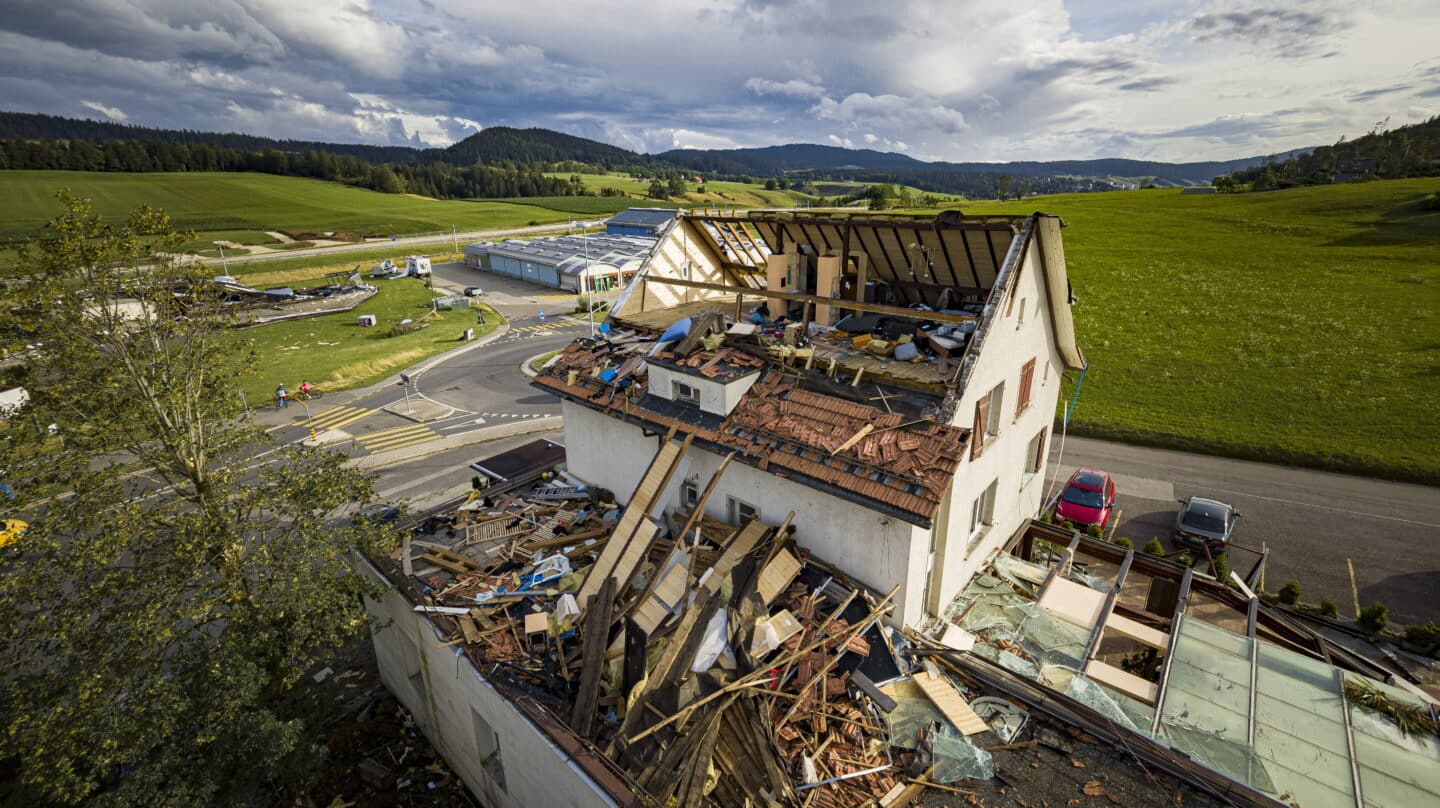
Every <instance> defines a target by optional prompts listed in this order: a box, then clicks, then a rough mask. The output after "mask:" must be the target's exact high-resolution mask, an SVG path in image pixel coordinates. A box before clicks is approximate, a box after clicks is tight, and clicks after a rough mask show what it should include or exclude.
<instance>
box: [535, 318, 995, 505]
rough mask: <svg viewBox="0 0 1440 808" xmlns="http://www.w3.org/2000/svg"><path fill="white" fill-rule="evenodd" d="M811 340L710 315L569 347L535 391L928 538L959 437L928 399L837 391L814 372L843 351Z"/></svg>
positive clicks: (875, 390)
mask: <svg viewBox="0 0 1440 808" xmlns="http://www.w3.org/2000/svg"><path fill="white" fill-rule="evenodd" d="M798 327H799V326H798V325H796V327H795V328H798ZM912 328H913V325H912ZM811 334H812V336H811V337H809V338H805V337H801V336H799V335H798V332H796V331H795V329H794V328H792V329H790V330H789V331H788V332H787V330H786V329H785V328H778V329H776V328H771V327H768V326H765V327H762V326H757V325H755V324H753V323H738V324H735V323H732V322H731V321H729V320H728V319H726V318H725V316H724V315H723V314H721V313H719V312H718V311H709V312H705V313H702V314H700V315H697V316H696V317H693V318H685V319H684V320H683V321H681V322H679V323H676V324H674V325H672V326H671V327H670V328H669V329H667V330H666V331H665V333H663V334H660V335H659V336H658V337H657V336H654V335H642V334H639V333H636V332H622V331H611V332H610V333H609V334H608V335H605V336H601V337H599V338H596V339H580V340H576V341H575V342H573V343H571V344H570V345H568V346H566V347H565V349H564V350H563V351H561V352H560V353H559V354H558V355H557V356H556V357H555V358H554V359H552V360H551V362H550V363H548V364H547V366H546V368H545V369H544V371H542V373H541V374H540V375H539V376H538V377H536V379H535V384H536V385H537V386H539V387H542V388H544V389H546V390H549V391H551V392H554V393H556V394H558V395H561V396H563V397H565V398H567V399H569V400H571V401H573V402H575V403H577V404H581V405H584V406H586V407H589V408H592V409H596V410H599V411H602V412H606V413H608V414H611V415H614V416H617V417H620V418H622V419H626V420H629V421H632V422H635V423H639V424H642V425H645V426H647V427H649V428H652V429H657V430H661V431H663V430H665V429H670V428H672V427H673V428H675V429H676V430H678V431H680V432H681V433H682V434H686V435H690V436H692V437H693V438H694V439H695V440H698V441H700V442H701V443H702V445H705V446H707V448H711V449H712V450H713V451H716V452H718V453H720V454H725V453H728V452H730V451H734V452H735V453H736V459H737V460H738V461H739V462H742V463H746V464H747V465H752V466H755V467H757V468H759V469H761V470H762V471H769V472H771V473H773V474H777V475H782V476H786V477H790V478H792V479H795V480H797V481H799V482H802V483H804V484H807V485H810V486H812V487H816V488H818V489H820V490H823V491H826V492H827V493H831V494H835V495H838V496H842V497H845V498H847V499H851V500H853V501H857V502H860V503H862V504H865V505H867V506H869V507H874V508H877V509H880V510H884V511H885V512H887V513H890V514H893V515H895V516H898V517H899V518H901V519H904V520H906V521H908V522H910V523H912V524H917V525H921V526H922V527H928V526H929V525H930V523H931V520H932V519H934V517H935V515H936V513H937V512H938V511H939V508H940V503H941V501H942V500H943V499H944V497H945V494H946V493H947V492H948V491H949V490H950V483H951V480H952V479H953V478H954V475H955V472H956V469H957V468H958V467H959V465H960V461H961V459H962V458H963V457H964V454H965V451H966V449H967V447H968V442H969V431H968V430H966V429H962V428H959V427H954V426H950V425H948V424H946V423H944V418H943V416H942V414H941V413H942V405H943V403H944V402H943V399H942V398H940V397H938V396H933V395H929V394H925V393H922V392H918V391H914V390H909V389H905V388H898V387H894V386H891V385H888V384H879V383H876V382H874V381H869V382H867V381H866V376H865V374H864V372H863V371H856V372H855V375H854V376H852V377H851V378H850V379H848V380H844V379H841V378H839V377H838V376H837V375H836V367H837V365H836V364H834V363H831V364H828V365H824V366H819V365H816V363H815V357H816V356H818V355H820V353H819V352H820V351H821V348H820V346H821V345H822V344H825V343H826V342H827V340H832V339H838V340H839V342H840V343H843V344H844V345H846V346H850V345H851V342H852V339H851V338H850V337H849V336H847V335H845V334H844V333H843V332H834V333H832V332H831V330H830V329H826V328H824V327H820V326H815V325H813V324H812V327H811ZM834 334H839V336H838V337H837V336H835V335H834ZM903 336H905V335H902V337H903ZM866 338H867V339H869V336H868V334H867V335H866ZM898 344H901V345H904V344H908V343H907V342H899V343H898ZM915 356H918V354H915ZM895 364H899V365H908V364H912V363H910V362H900V363H895ZM922 364H923V363H922Z"/></svg>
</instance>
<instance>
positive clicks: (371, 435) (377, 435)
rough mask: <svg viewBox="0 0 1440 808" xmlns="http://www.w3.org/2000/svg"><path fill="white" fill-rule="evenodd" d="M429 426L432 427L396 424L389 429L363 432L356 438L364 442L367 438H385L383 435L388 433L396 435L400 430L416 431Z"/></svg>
mask: <svg viewBox="0 0 1440 808" xmlns="http://www.w3.org/2000/svg"><path fill="white" fill-rule="evenodd" d="M429 428H430V427H428V426H425V425H424V424H406V425H405V426H395V427H391V428H389V429H381V430H379V431H376V432H366V433H365V434H363V435H356V436H355V439H356V440H358V441H360V442H362V443H363V442H365V441H367V440H374V439H376V438H383V437H385V436H386V435H394V434H396V433H398V432H414V431H416V430H424V429H429Z"/></svg>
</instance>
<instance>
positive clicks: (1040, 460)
mask: <svg viewBox="0 0 1440 808" xmlns="http://www.w3.org/2000/svg"><path fill="white" fill-rule="evenodd" d="M1049 431H1050V430H1049V428H1048V427H1047V428H1044V429H1041V430H1040V440H1039V441H1038V444H1039V445H1037V446H1036V447H1035V473H1037V474H1038V473H1040V469H1043V468H1045V438H1046V437H1047V433H1048V432H1049Z"/></svg>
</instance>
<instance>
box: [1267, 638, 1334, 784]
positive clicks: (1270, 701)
mask: <svg viewBox="0 0 1440 808" xmlns="http://www.w3.org/2000/svg"><path fill="white" fill-rule="evenodd" d="M1342 708H1343V702H1342V699H1341V696H1340V691H1339V687H1338V685H1337V684H1336V682H1335V669H1334V668H1332V667H1331V666H1330V665H1328V664H1327V663H1325V662H1323V661H1321V660H1318V659H1311V658H1309V657H1306V656H1303V655H1301V654H1297V653H1294V652H1293V651H1288V650H1286V649H1283V648H1279V647H1277V646H1274V645H1271V644H1270V643H1268V642H1261V643H1260V646H1259V658H1258V660H1257V665H1256V673H1255V754H1256V755H1257V756H1259V758H1260V759H1261V760H1263V761H1265V766H1266V769H1267V770H1268V771H1269V774H1270V777H1271V779H1272V780H1273V781H1274V786H1273V789H1272V790H1271V793H1273V794H1277V795H1283V794H1288V795H1290V798H1291V800H1293V801H1295V802H1298V803H1300V804H1301V805H1344V804H1353V803H1354V801H1355V796H1354V788H1353V786H1352V783H1351V777H1350V749H1349V742H1348V740H1347V739H1346V736H1345V717H1344V715H1343V714H1342V713H1341V712H1340V711H1341V709H1342Z"/></svg>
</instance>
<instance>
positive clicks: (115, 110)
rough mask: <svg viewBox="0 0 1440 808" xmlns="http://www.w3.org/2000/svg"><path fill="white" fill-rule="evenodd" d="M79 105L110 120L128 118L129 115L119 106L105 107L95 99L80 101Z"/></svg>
mask: <svg viewBox="0 0 1440 808" xmlns="http://www.w3.org/2000/svg"><path fill="white" fill-rule="evenodd" d="M80 105H81V106H83V107H85V108H86V109H93V110H95V111H96V112H98V113H100V114H101V115H104V116H105V117H107V118H109V119H110V120H112V121H123V120H127V119H129V117H130V116H129V115H126V114H125V111H124V110H122V109H120V108H119V107H107V106H105V105H104V104H101V103H99V102H97V101H81V102H80Z"/></svg>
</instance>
